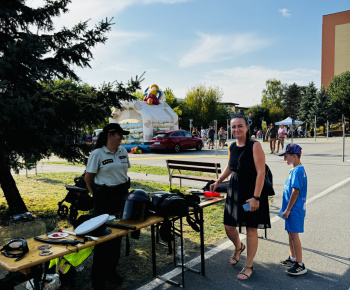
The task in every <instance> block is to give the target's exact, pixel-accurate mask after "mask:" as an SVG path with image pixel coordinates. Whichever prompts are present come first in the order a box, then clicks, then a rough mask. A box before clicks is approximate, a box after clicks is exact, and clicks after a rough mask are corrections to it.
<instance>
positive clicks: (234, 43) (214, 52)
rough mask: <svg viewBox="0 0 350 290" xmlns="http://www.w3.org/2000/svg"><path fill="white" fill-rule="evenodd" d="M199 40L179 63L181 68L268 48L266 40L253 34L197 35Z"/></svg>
mask: <svg viewBox="0 0 350 290" xmlns="http://www.w3.org/2000/svg"><path fill="white" fill-rule="evenodd" d="M198 36H199V40H198V41H197V43H196V44H195V45H194V47H193V49H192V50H190V51H189V52H187V53H186V54H185V55H184V56H183V57H182V58H181V59H180V62H179V65H180V66H181V67H188V66H193V65H196V64H199V63H213V62H221V61H224V60H228V59H232V58H235V57H238V56H240V55H243V54H247V53H250V52H252V51H256V50H259V49H261V48H264V47H266V46H268V44H269V42H268V41H267V40H266V39H263V38H259V37H258V36H257V35H256V34H254V33H241V34H235V35H215V34H205V33H198Z"/></svg>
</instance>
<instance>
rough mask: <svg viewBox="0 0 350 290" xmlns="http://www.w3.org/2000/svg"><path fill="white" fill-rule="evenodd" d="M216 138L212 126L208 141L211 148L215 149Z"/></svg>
mask: <svg viewBox="0 0 350 290" xmlns="http://www.w3.org/2000/svg"><path fill="white" fill-rule="evenodd" d="M214 140H215V130H214V127H213V126H210V130H209V131H208V141H209V149H210V146H211V149H214Z"/></svg>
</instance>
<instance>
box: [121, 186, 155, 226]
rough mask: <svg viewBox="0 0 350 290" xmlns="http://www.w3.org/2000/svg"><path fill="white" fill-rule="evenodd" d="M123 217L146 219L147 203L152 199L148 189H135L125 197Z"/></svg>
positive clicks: (138, 219)
mask: <svg viewBox="0 0 350 290" xmlns="http://www.w3.org/2000/svg"><path fill="white" fill-rule="evenodd" d="M125 200H126V202H125V206H124V212H123V219H132V220H137V221H144V219H145V209H146V204H147V203H149V201H150V199H149V196H148V194H147V192H146V191H144V190H142V189H135V190H133V191H131V192H130V193H129V195H128V196H127V197H126V198H125Z"/></svg>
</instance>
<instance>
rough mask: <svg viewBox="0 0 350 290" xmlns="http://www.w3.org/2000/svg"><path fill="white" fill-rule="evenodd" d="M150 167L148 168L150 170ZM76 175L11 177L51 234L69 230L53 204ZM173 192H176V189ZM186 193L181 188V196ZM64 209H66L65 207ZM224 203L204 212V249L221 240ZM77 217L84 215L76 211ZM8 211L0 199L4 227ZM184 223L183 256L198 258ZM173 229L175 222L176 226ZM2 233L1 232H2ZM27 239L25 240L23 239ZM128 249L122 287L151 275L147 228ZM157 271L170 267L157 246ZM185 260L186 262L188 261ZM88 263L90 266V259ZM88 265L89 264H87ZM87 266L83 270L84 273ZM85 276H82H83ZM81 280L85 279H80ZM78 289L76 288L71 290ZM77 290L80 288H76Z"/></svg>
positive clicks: (138, 184) (151, 187)
mask: <svg viewBox="0 0 350 290" xmlns="http://www.w3.org/2000/svg"><path fill="white" fill-rule="evenodd" d="M150 167H152V166H150ZM77 176H78V174H77V173H40V174H38V175H28V177H26V176H24V175H16V176H14V178H15V181H16V184H17V187H18V189H19V191H20V193H21V196H22V198H23V200H24V202H25V204H26V205H27V207H28V210H29V211H30V212H32V214H33V215H34V216H35V217H36V220H40V221H44V222H45V224H46V232H49V231H51V230H53V229H54V228H55V227H60V228H64V227H69V226H71V224H70V222H69V220H68V218H61V217H59V216H58V215H57V213H56V211H57V203H58V202H59V201H61V200H63V199H64V197H65V196H66V195H67V190H66V189H65V187H64V185H65V184H74V181H73V180H74V178H75V177H77ZM168 186H169V185H168V184H167V183H166V184H165V183H157V182H151V181H143V180H133V181H132V184H131V187H132V188H131V189H135V188H140V189H144V190H145V191H146V192H154V191H158V190H166V191H168V190H169V188H168ZM175 189H177V190H180V189H179V188H178V187H175ZM186 189H188V188H186V187H183V188H182V190H181V191H182V192H185V190H186ZM65 204H66V205H68V206H69V205H70V204H67V203H65ZM223 212H224V203H220V204H217V205H213V206H209V207H206V208H204V221H205V222H204V233H205V245H206V246H207V245H210V244H213V243H215V242H216V241H218V240H220V239H222V238H224V237H225V236H226V235H225V231H224V225H223ZM79 214H86V212H82V211H79ZM9 217H10V216H9V211H8V207H7V204H6V200H5V198H4V196H3V195H1V196H0V222H1V221H2V224H3V225H4V223H5V222H7V221H8V220H9ZM183 221H184V228H183V231H184V242H185V244H184V245H185V250H186V256H187V257H188V256H190V255H191V256H193V255H199V253H200V235H199V233H197V232H195V231H194V230H192V228H190V227H189V226H188V225H187V223H186V219H183ZM176 225H177V227H178V226H179V222H176ZM3 229H5V228H3ZM1 230H2V227H1V226H0V233H1ZM26 238H28V237H26ZM130 243H131V249H130V255H129V256H128V257H126V256H125V255H123V254H122V256H121V258H120V262H119V264H120V265H122V267H119V271H120V274H121V275H122V276H124V277H127V280H126V282H125V283H124V284H123V287H122V288H124V287H127V286H130V285H131V284H132V283H134V282H135V281H140V280H142V279H146V278H147V277H150V276H151V275H152V267H150V265H151V259H152V251H151V230H150V227H147V228H144V229H142V231H141V235H140V238H139V239H137V240H136V239H130ZM176 244H177V245H179V244H180V240H179V238H178V237H177V238H176ZM124 250H125V239H123V245H122V253H124ZM156 257H157V258H156V259H157V268H158V271H160V270H161V269H162V268H164V267H166V266H167V265H170V264H172V263H173V260H172V259H173V256H172V255H168V248H167V247H165V246H163V245H161V244H157V245H156ZM188 259H189V258H188ZM88 260H89V261H90V262H89V263H91V261H92V259H91V258H90V257H89V258H88ZM87 265H89V264H87ZM88 267H89V266H87V270H88ZM84 275H86V273H84ZM81 279H82V280H84V279H85V278H84V277H82V278H81ZM74 289H78V288H74ZM79 289H80V288H79Z"/></svg>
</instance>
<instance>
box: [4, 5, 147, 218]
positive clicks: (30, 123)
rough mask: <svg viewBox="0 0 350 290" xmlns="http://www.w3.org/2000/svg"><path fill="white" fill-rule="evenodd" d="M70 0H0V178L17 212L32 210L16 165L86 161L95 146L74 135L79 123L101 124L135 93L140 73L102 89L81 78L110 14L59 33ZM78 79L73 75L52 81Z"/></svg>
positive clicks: (108, 26)
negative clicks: (39, 0) (31, 3)
mask: <svg viewBox="0 0 350 290" xmlns="http://www.w3.org/2000/svg"><path fill="white" fill-rule="evenodd" d="M69 3H70V1H69V0H57V1H54V0H46V3H45V5H44V6H43V7H39V8H35V9H34V8H31V7H28V6H26V5H25V1H24V0H8V1H1V4H0V108H1V114H0V184H1V188H2V190H3V192H4V195H5V198H6V200H7V203H8V206H9V210H10V213H11V214H18V213H23V212H26V211H27V207H26V205H25V203H24V202H23V200H22V198H21V196H20V193H19V191H18V189H17V186H16V183H15V181H14V179H13V177H12V174H11V169H14V170H16V171H18V170H19V169H20V168H23V166H24V164H23V160H27V159H28V158H34V159H35V160H40V159H41V158H43V157H44V156H49V155H50V154H51V153H56V154H58V156H60V157H64V158H67V159H68V160H70V161H82V160H84V158H86V154H87V153H88V151H89V149H88V148H86V147H84V146H81V147H80V146H78V144H76V143H75V142H74V140H75V139H74V137H75V134H76V131H77V129H79V128H82V127H84V126H85V124H88V125H92V124H93V123H95V124H99V123H101V122H102V121H103V120H104V119H105V118H106V117H108V116H109V115H110V113H111V111H110V108H111V107H120V105H119V101H120V100H123V99H131V98H132V96H131V95H130V94H131V93H132V92H133V91H135V90H136V89H137V88H140V81H141V80H140V79H138V78H137V77H136V79H135V80H133V79H131V81H130V82H129V83H128V85H127V86H125V85H124V84H122V83H118V82H116V83H112V84H104V85H102V86H101V87H100V88H98V89H96V88H93V87H89V86H87V85H77V83H75V82H76V81H79V77H78V76H77V75H76V74H75V72H74V71H73V69H72V66H78V67H83V68H84V67H89V61H90V60H91V59H92V53H91V51H90V49H91V48H93V47H94V46H96V45H97V44H99V43H104V42H105V41H106V40H107V37H106V33H107V32H108V31H110V29H111V25H112V23H111V20H108V19H106V20H104V21H101V22H100V23H98V24H97V25H95V27H94V28H93V29H89V28H88V23H87V22H81V23H79V24H77V25H76V26H74V27H73V28H72V29H68V28H65V27H64V28H62V29H61V30H60V31H57V32H55V31H54V27H53V23H52V18H54V17H58V16H59V15H60V14H61V13H66V12H67V11H68V9H67V5H68V4H69ZM59 79H71V80H72V81H73V82H70V81H65V82H52V80H59Z"/></svg>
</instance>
